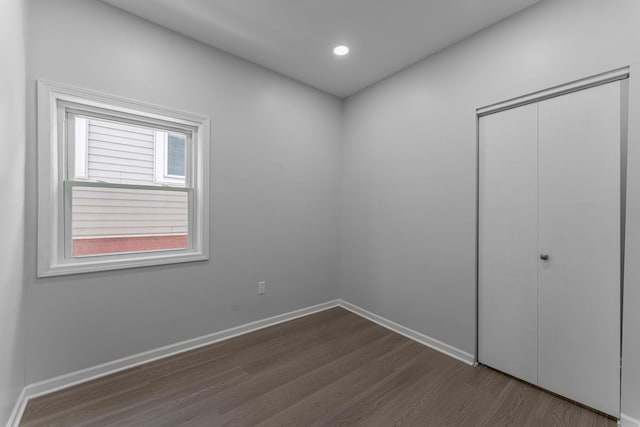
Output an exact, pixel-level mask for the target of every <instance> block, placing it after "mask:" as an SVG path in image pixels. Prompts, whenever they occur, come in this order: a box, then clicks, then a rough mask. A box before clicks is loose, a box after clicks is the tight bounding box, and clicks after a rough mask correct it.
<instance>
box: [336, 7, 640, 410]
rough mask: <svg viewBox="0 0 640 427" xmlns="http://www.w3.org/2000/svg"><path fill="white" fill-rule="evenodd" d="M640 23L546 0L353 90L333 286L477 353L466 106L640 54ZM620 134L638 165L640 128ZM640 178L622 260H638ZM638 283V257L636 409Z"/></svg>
mask: <svg viewBox="0 0 640 427" xmlns="http://www.w3.org/2000/svg"><path fill="white" fill-rule="evenodd" d="M638 22H640V2H638V1H635V0H617V1H612V2H603V1H599V0H560V1H548V2H542V3H541V4H539V5H537V6H534V7H533V8H531V9H528V10H526V11H524V12H523V13H521V14H519V15H516V16H514V17H513V18H511V19H508V20H506V21H503V22H501V23H499V24H497V25H495V26H493V27H491V28H490V29H488V30H486V31H483V32H481V33H479V34H477V35H476V36H474V37H472V38H470V39H467V40H466V41H463V42H461V43H459V44H457V45H455V46H453V47H451V48H449V49H447V50H445V51H442V52H441V53H439V54H436V55H435V56H432V57H430V58H427V59H426V60H424V61H422V62H420V63H418V64H416V65H414V66H412V67H410V68H408V69H406V70H404V71H402V72H400V73H398V74H396V75H394V76H392V77H390V78H388V79H386V80H384V81H382V82H380V83H378V84H376V85H375V86H373V87H370V88H369V89H366V90H364V91H363V92H361V93H359V94H357V95H355V96H353V97H351V98H349V99H348V100H347V101H346V103H345V118H344V120H345V129H344V133H345V141H344V144H345V147H344V156H343V160H342V161H343V183H342V201H341V229H340V233H341V234H340V240H341V256H340V283H341V288H340V291H341V297H342V298H344V299H346V300H348V301H350V302H352V303H355V304H357V305H359V306H361V307H363V308H365V309H368V310H371V311H373V312H374V313H376V314H379V315H381V316H384V317H386V318H388V319H391V320H393V321H395V322H398V323H400V324H402V325H405V326H408V327H410V328H413V329H415V330H417V331H419V332H422V333H424V334H427V335H429V336H431V337H433V338H436V339H439V340H441V341H444V342H446V343H448V344H450V345H453V346H456V347H458V348H460V349H462V350H464V351H466V352H469V353H474V351H475V194H476V175H475V174H476V157H475V156H476V145H475V144H476V119H475V109H476V108H477V107H481V106H485V105H488V104H491V103H494V102H498V101H503V100H506V99H509V98H513V97H517V96H520V95H524V94H526V93H530V92H533V91H536V90H540V89H545V88H548V87H551V86H554V85H558V84H562V83H566V82H569V81H572V80H576V79H579V78H582V77H587V76H590V75H593V74H598V73H601V72H604V71H608V70H612V69H615V68H618V67H622V66H625V65H629V64H631V63H635V62H638V61H640V26H639V25H638ZM636 78H638V76H636ZM632 120H635V119H634V118H632ZM630 145H631V147H630V152H629V161H630V171H631V174H632V175H631V176H635V174H636V170H638V169H640V154H638V153H635V150H638V149H639V148H638V146H639V145H640V141H639V140H638V137H636V138H635V140H634V141H631V143H630ZM636 187H637V185H630V187H629V190H630V197H629V198H630V199H633V202H631V206H633V209H634V210H633V211H632V215H630V218H629V223H630V231H631V230H633V234H631V235H630V239H629V240H630V242H629V245H630V248H631V250H630V251H629V258H628V264H634V263H635V264H636V265H638V264H640V259H639V257H640V247H638V245H640V236H639V235H638V233H637V231H635V230H636V229H637V228H638V227H639V226H640V208H638V207H637V203H638V200H637V199H639V198H640V194H639V192H640V189H638V188H636ZM638 286H640V271H639V270H638V267H636V268H632V269H630V271H629V274H628V276H627V288H628V289H627V297H628V300H629V301H627V302H628V305H629V306H630V309H629V310H627V311H626V315H627V316H626V318H625V326H626V328H627V331H629V333H628V334H627V335H626V338H627V341H626V343H625V344H626V347H625V373H624V376H625V378H624V380H623V384H624V393H623V408H622V409H623V412H624V413H627V414H628V415H632V416H634V417H636V418H640V338H639V336H638V333H637V331H638V328H640V315H639V313H640V311H639V310H638V306H639V304H640V295H639V294H640V291H639V290H638ZM634 331H635V332H634Z"/></svg>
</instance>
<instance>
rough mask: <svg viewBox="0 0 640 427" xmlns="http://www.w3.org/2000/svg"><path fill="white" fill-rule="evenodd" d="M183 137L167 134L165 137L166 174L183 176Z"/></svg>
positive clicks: (184, 144) (184, 145)
mask: <svg viewBox="0 0 640 427" xmlns="http://www.w3.org/2000/svg"><path fill="white" fill-rule="evenodd" d="M185 147H186V143H185V137H184V135H174V134H169V135H168V137H167V174H168V175H172V176H185V157H186V156H185Z"/></svg>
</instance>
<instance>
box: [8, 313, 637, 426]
mask: <svg viewBox="0 0 640 427" xmlns="http://www.w3.org/2000/svg"><path fill="white" fill-rule="evenodd" d="M338 306H340V307H342V308H344V309H346V310H349V311H351V312H352V313H355V314H357V315H358V316H361V317H364V318H365V319H368V320H371V321H372V322H375V323H377V324H379V325H380V326H383V327H385V328H387V329H390V330H392V331H394V332H396V333H398V334H400V335H404V336H405V337H407V338H409V339H412V340H414V341H417V342H419V343H420V344H423V345H426V346H428V347H431V348H433V349H434V350H437V351H440V352H442V353H444V354H446V355H448V356H451V357H453V358H455V359H458V360H460V361H462V362H464V363H466V364H469V365H472V364H473V363H474V357H473V355H471V354H469V353H467V352H464V351H462V350H460V349H458V348H455V347H453V346H450V345H449V344H445V343H443V342H442V341H438V340H436V339H434V338H431V337H429V336H427V335H424V334H421V333H420V332H417V331H414V330H413V329H409V328H407V327H405V326H402V325H400V324H398V323H395V322H393V321H391V320H388V319H385V318H384V317H382V316H378V315H377V314H374V313H371V312H370V311H367V310H365V309H363V308H360V307H358V306H357V305H354V304H351V303H350V302H347V301H344V300H334V301H328V302H325V303H322V304H318V305H314V306H311V307H306V308H302V309H300V310H295V311H291V312H289V313H284V314H280V315H277V316H273V317H269V318H266V319H262V320H258V321H256V322H251V323H247V324H245V325H240V326H236V327H234V328H230V329H226V330H224V331H220V332H215V333H213V334H209V335H205V336H202V337H198V338H193V339H190V340H187V341H182V342H179V343H176V344H171V345H167V346H165V347H160V348H156V349H153V350H149V351H145V352H143V353H138V354H134V355H132V356H127V357H123V358H121V359H117V360H114V361H111V362H107V363H103V364H101V365H96V366H92V367H89V368H86V369H82V370H79V371H75V372H71V373H69V374H65V375H61V376H59V377H55V378H51V379H48V380H44V381H41V382H38V383H34V384H29V385H27V386H26V387H25V388H24V389H23V390H22V393H20V396H19V397H18V400H17V402H16V405H15V407H14V409H13V412H12V413H11V416H10V417H9V421H8V422H7V427H18V425H19V424H20V419H21V418H22V414H23V413H24V409H25V407H26V406H27V402H28V401H29V399H33V398H36V397H38V396H42V395H45V394H49V393H53V392H55V391H58V390H62V389H64V388H68V387H72V386H74V385H77V384H81V383H84V382H87V381H91V380H94V379H97V378H100V377H104V376H106V375H110V374H113V373H116V372H119V371H123V370H125V369H129V368H133V367H135V366H139V365H143V364H145V363H149V362H153V361H154V360H158V359H162V358H165V357H169V356H173V355H175V354H179V353H183V352H185V351H189V350H193V349H196V348H199V347H204V346H207V345H210V344H215V343H217V342H220V341H224V340H227V339H230V338H234V337H237V336H239V335H244V334H247V333H249V332H254V331H257V330H259V329H264V328H268V327H269V326H274V325H277V324H279V323H283V322H288V321H289V320H293V319H297V318H299V317H304V316H308V315H310V314H313V313H317V312H320V311H324V310H328V309H330V308H333V307H338ZM623 426H624V427H627V426H626V425H624V424H623ZM629 427H640V425H635V424H629Z"/></svg>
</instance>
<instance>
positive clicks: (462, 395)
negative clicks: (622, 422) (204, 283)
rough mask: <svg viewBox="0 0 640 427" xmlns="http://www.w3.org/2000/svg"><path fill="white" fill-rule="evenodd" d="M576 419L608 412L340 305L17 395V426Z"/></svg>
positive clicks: (597, 423) (588, 420) (598, 424)
mask: <svg viewBox="0 0 640 427" xmlns="http://www.w3.org/2000/svg"><path fill="white" fill-rule="evenodd" d="M258 425H259V426H261V427H275V426H295V427H299V426H340V425H344V426H366V427H375V426H385V427H386V426H420V427H429V426H438V427H442V426H532V427H533V426H536V427H540V426H559V427H560V426H580V427H583V426H584V427H589V426H593V427H614V426H615V425H616V422H615V421H614V420H612V419H610V418H608V417H605V416H602V415H600V414H598V413H596V412H593V411H590V410H588V409H585V408H583V407H581V406H579V405H576V404H574V403H572V402H570V401H567V400H565V399H562V398H560V397H558V396H555V395H552V394H549V393H546V392H544V391H542V390H540V389H538V388H536V387H533V386H531V385H529V384H526V383H524V382H521V381H519V380H517V379H514V378H512V377H509V376H507V375H504V374H501V373H499V372H497V371H494V370H492V369H489V368H486V367H483V366H480V367H475V368H474V367H471V366H467V365H465V364H463V363H461V362H459V361H457V360H455V359H452V358H450V357H448V356H446V355H444V354H442V353H439V352H437V351H435V350H432V349H430V348H428V347H425V346H423V345H421V344H418V343H416V342H414V341H411V340H409V339H407V338H405V337H403V336H401V335H398V334H395V333H393V332H391V331H389V330H387V329H385V328H383V327H381V326H379V325H377V324H374V323H372V322H369V321H367V320H365V319H363V318H361V317H359V316H357V315H355V314H353V313H351V312H349V311H346V310H344V309H342V308H334V309H330V310H325V311H322V312H320V313H315V314H313V315H310V316H306V317H303V318H299V319H296V320H292V321H289V322H284V323H281V324H279V325H275V326H272V327H269V328H265V329H262V330H259V331H255V332H252V333H249V334H245V335H241V336H238V337H235V338H233V339H229V340H225V341H222V342H220V343H216V344H213V345H209V346H205V347H201V348H198V349H195V350H192V351H188V352H184V353H181V354H178V355H174V356H171V357H168V358H165V359H161V360H157V361H154V362H151V363H147V364H145V365H142V366H138V367H135V368H131V369H128V370H125V371H121V372H118V373H115V374H113V375H109V376H106V377H103V378H99V379H96V380H93V381H90V382H87V383H84V384H80V385H77V386H74V387H71V388H68V389H65V390H61V391H59V392H56V393H52V394H50V395H47V396H42V397H40V398H37V399H33V400H32V401H30V402H29V403H28V405H27V408H26V410H25V413H24V416H23V418H22V422H21V426H26V427H39V426H118V427H129V426H130V427H134V426H135V427H140V426H149V427H151V426H153V427H158V426H189V427H196V426H220V427H223V426H258Z"/></svg>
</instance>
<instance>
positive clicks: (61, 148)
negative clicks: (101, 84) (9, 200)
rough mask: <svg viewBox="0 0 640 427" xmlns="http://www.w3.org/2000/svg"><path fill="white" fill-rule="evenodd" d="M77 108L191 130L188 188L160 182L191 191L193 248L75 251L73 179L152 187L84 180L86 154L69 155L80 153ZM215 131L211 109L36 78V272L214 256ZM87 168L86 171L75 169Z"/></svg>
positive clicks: (81, 111)
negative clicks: (188, 109) (189, 109)
mask: <svg viewBox="0 0 640 427" xmlns="http://www.w3.org/2000/svg"><path fill="white" fill-rule="evenodd" d="M77 114H80V115H87V116H90V117H97V118H112V119H114V118H115V119H117V120H121V121H123V122H129V123H137V124H143V125H148V126H153V127H154V128H156V129H162V130H167V131H174V132H180V133H185V134H187V135H188V137H187V153H186V155H187V159H188V161H187V165H188V166H187V171H186V175H187V176H185V180H182V181H181V184H182V188H180V187H179V186H176V185H174V186H172V187H161V188H162V189H167V190H168V191H184V192H189V226H188V229H189V232H188V234H189V237H188V241H189V244H188V248H187V249H170V250H159V251H143V252H131V253H114V254H105V255H92V256H82V257H72V256H71V255H70V246H71V231H70V229H71V227H70V219H71V215H70V207H71V203H70V199H71V197H65V194H67V195H69V194H70V192H71V190H72V188H73V186H87V185H89V186H98V187H114V188H115V187H118V188H132V187H139V188H141V189H146V188H147V186H130V185H126V184H109V183H98V182H95V183H94V182H87V181H84V180H83V176H84V177H86V172H87V167H86V165H85V167H84V169H83V168H82V165H78V164H76V163H78V162H79V161H80V158H81V157H80V153H78V155H77V156H76V155H75V154H74V155H69V153H75V151H74V144H76V142H75V141H73V139H74V135H75V132H67V125H69V126H71V125H72V123H73V126H74V128H75V120H71V122H72V123H67V116H68V115H69V117H71V116H73V115H77ZM67 136H68V138H67ZM189 136H190V138H189ZM209 138H210V120H209V118H208V117H206V116H203V115H198V114H192V113H185V112H182V111H177V110H172V109H168V108H164V107H159V106H155V105H151V104H146V103H143V102H138V101H134V100H130V99H125V98H120V97H115V96H111V95H107V94H102V93H99V92H94V91H89V90H85V89H79V88H74V87H70V86H66V85H62V84H58V83H53V82H49V81H44V80H38V277H48V276H60V275H67V274H77V273H87V272H97V271H106V270H117V269H124V268H134V267H145V266H153V265H164V264H174V263H182V262H191V261H202V260H207V259H209V170H210V147H209V145H210V144H209ZM81 144H82V143H81V142H78V145H81ZM85 147H86V142H85ZM85 159H86V154H85ZM83 171H84V172H85V174H84V175H80V176H69V174H73V175H75V174H77V173H78V172H80V173H82V172H83ZM185 183H186V184H185ZM152 188H155V189H157V188H158V187H157V186H153V187H152Z"/></svg>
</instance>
